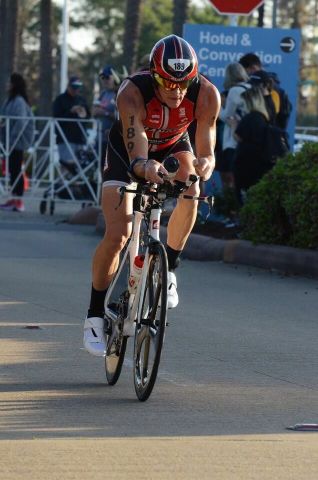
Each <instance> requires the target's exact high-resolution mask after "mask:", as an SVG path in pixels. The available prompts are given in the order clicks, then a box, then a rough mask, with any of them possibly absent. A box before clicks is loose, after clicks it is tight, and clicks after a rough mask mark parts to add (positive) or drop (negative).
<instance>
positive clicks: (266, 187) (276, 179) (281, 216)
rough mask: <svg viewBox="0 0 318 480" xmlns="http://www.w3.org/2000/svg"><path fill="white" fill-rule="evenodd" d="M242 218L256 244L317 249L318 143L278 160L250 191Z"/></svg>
mask: <svg viewBox="0 0 318 480" xmlns="http://www.w3.org/2000/svg"><path fill="white" fill-rule="evenodd" d="M240 221H241V224H242V228H243V230H242V237H243V238H245V239H246V240H251V241H252V242H253V243H271V244H280V245H290V246H293V247H300V248H318V144H315V143H307V144H305V145H304V147H303V149H302V150H301V151H300V152H298V153H296V154H295V155H293V154H289V155H287V156H286V157H285V158H283V159H280V160H278V162H277V163H276V165H275V167H274V168H273V169H272V170H271V171H270V172H268V173H267V174H266V175H265V176H264V177H263V178H262V179H261V180H260V181H259V182H258V184H257V185H254V186H253V187H251V188H250V189H249V190H248V193H247V199H246V203H245V204H244V206H243V208H242V209H241V212H240Z"/></svg>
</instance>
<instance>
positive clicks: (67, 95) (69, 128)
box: [53, 76, 90, 166]
mask: <svg viewBox="0 0 318 480" xmlns="http://www.w3.org/2000/svg"><path fill="white" fill-rule="evenodd" d="M82 86H83V84H82V82H81V80H80V79H79V77H77V76H72V77H70V79H69V82H68V85H67V89H66V91H65V92H64V93H61V94H60V95H58V96H57V97H56V99H55V100H54V102H53V116H54V117H56V118H67V119H73V120H74V121H73V122H70V121H67V122H63V121H61V122H59V128H56V143H57V146H58V150H59V156H60V162H61V163H62V165H64V166H70V165H72V164H73V163H74V156H75V157H76V153H77V151H78V150H79V149H80V148H81V147H82V146H83V145H84V144H85V143H86V138H85V132H84V127H83V125H81V124H80V122H78V120H79V119H85V118H86V119H87V118H89V117H90V111H89V108H88V106H87V102H86V100H85V99H84V98H83V97H82V96H80V95H79V90H80V88H81V87H82Z"/></svg>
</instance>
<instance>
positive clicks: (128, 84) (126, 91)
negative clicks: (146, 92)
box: [117, 79, 144, 114]
mask: <svg viewBox="0 0 318 480" xmlns="http://www.w3.org/2000/svg"><path fill="white" fill-rule="evenodd" d="M117 106H118V109H119V112H120V113H121V114H122V113H125V112H127V111H130V112H131V111H138V112H143V111H144V100H143V97H142V95H141V93H140V90H139V88H138V87H137V86H136V85H135V84H134V83H133V82H132V81H130V80H129V79H126V80H124V81H123V83H122V84H121V86H120V88H119V90H118V94H117Z"/></svg>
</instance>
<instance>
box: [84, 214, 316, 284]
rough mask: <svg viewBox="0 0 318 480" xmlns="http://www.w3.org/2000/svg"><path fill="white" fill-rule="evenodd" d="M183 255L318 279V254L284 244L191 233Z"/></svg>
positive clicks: (101, 225) (99, 225)
mask: <svg viewBox="0 0 318 480" xmlns="http://www.w3.org/2000/svg"><path fill="white" fill-rule="evenodd" d="M78 215H79V216H80V214H78ZM104 229H105V224H104V219H103V217H102V214H99V215H97V222H96V230H97V231H98V232H99V233H100V234H101V235H103V234H104ZM162 238H163V240H166V228H165V227H162ZM183 256H184V257H185V258H188V259H189V260H201V261H206V260H208V261H222V262H225V263H234V264H242V265H251V266H254V267H259V268H265V269H267V270H273V271H278V272H282V273H284V274H289V275H303V276H310V277H315V278H318V251H314V250H306V249H300V248H292V247H284V246H281V245H253V244H252V243H251V242H248V241H247V240H223V239H218V238H213V237H210V236H205V235H199V234H196V233H192V234H191V235H190V238H189V240H188V242H187V244H186V248H185V250H184V252H183Z"/></svg>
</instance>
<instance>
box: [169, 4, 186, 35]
mask: <svg viewBox="0 0 318 480" xmlns="http://www.w3.org/2000/svg"><path fill="white" fill-rule="evenodd" d="M188 11H189V0H173V26H172V31H173V33H174V34H175V35H178V36H179V37H182V33H183V25H184V23H186V21H187V19H188Z"/></svg>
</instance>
